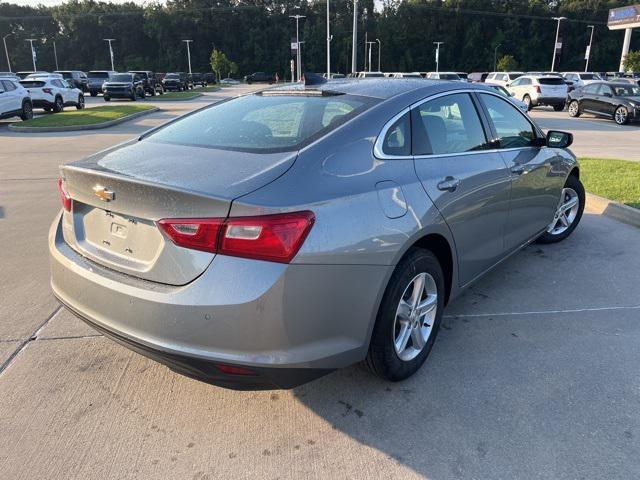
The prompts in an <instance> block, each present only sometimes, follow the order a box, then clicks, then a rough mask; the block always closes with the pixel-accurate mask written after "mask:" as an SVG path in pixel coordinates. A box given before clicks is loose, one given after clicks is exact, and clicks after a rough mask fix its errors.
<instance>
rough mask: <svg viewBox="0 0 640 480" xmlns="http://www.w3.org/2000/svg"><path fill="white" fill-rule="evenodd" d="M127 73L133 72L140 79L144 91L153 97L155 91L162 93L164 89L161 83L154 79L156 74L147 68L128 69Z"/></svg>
mask: <svg viewBox="0 0 640 480" xmlns="http://www.w3.org/2000/svg"><path fill="white" fill-rule="evenodd" d="M129 73H135V74H137V75H139V76H140V78H141V79H142V85H143V86H144V91H145V92H146V93H147V94H149V95H151V96H152V97H154V96H155V95H156V93H159V94H160V95H162V94H163V93H164V90H163V88H162V84H161V83H159V82H157V81H156V74H155V73H154V72H151V71H149V70H129Z"/></svg>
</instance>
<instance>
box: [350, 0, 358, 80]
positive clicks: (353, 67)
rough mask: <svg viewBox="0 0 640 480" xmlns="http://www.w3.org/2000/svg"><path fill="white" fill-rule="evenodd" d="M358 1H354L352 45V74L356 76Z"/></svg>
mask: <svg viewBox="0 0 640 480" xmlns="http://www.w3.org/2000/svg"><path fill="white" fill-rule="evenodd" d="M357 47H358V0H353V41H352V43H351V73H352V74H353V75H355V74H356V69H357V65H356V61H357V59H358V52H357V51H356V48H357Z"/></svg>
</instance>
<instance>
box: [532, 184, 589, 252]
mask: <svg viewBox="0 0 640 480" xmlns="http://www.w3.org/2000/svg"><path fill="white" fill-rule="evenodd" d="M573 200H577V202H578V203H577V205H576V206H575V207H573V208H567V206H568V205H569V202H571V201H573ZM584 203H585V193H584V187H583V186H582V182H581V181H580V180H579V179H578V177H576V176H574V175H569V178H567V181H566V182H565V184H564V188H563V189H562V198H561V199H560V201H559V202H558V209H557V210H556V214H555V216H554V218H553V221H552V222H551V223H550V224H549V226H548V227H547V231H546V232H544V233H543V234H542V235H540V237H538V240H537V242H538V243H557V242H561V241H562V240H564V239H565V238H567V237H568V236H569V235H571V234H572V233H573V231H574V230H575V229H576V227H577V226H578V224H579V223H580V219H582V213H583V212H584Z"/></svg>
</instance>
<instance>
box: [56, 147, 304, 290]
mask: <svg viewBox="0 0 640 480" xmlns="http://www.w3.org/2000/svg"><path fill="white" fill-rule="evenodd" d="M295 157H296V155H295V153H291V152H289V153H279V154H248V153H243V152H230V151H221V150H215V149H207V148H200V147H188V146H178V145H168V144H160V143H153V142H146V141H142V142H131V143H130V144H128V145H125V146H123V147H119V148H116V149H112V150H110V151H107V152H104V153H101V154H98V155H95V156H93V157H90V158H88V159H86V160H83V161H80V162H76V163H74V164H71V165H67V166H63V167H62V168H61V173H62V177H63V178H64V182H65V188H66V190H67V192H68V194H69V195H70V197H71V198H72V199H73V207H72V211H71V212H65V214H64V218H63V222H64V229H63V232H64V237H65V241H66V242H67V243H68V244H69V245H70V246H71V247H72V248H74V249H75V250H76V251H78V252H79V253H80V254H82V255H84V256H86V257H87V258H90V259H91V260H93V261H95V262H97V263H99V264H101V265H104V266H106V267H109V268H112V269H114V270H117V271H120V272H123V273H126V274H128V275H133V276H136V277H139V278H143V279H145V280H150V281H154V282H160V283H165V284H171V285H184V284H186V283H189V282H190V281H192V280H194V279H195V278H197V277H198V276H199V275H200V274H201V273H202V272H203V271H204V270H205V269H206V268H207V266H208V265H209V264H210V263H211V261H212V260H213V258H214V256H215V254H213V253H210V252H204V251H198V250H191V249H187V248H182V247H179V246H177V245H175V244H174V243H173V242H171V240H169V238H168V237H167V236H166V235H164V234H163V233H162V231H161V230H160V228H159V227H158V226H157V224H156V222H157V221H158V220H161V219H163V218H225V217H227V215H228V213H229V209H230V205H231V202H232V201H233V200H234V199H235V198H237V197H239V196H242V195H245V194H247V193H250V192H251V191H253V190H255V189H257V188H260V187H261V186H263V185H265V184H267V183H269V182H271V181H273V180H274V179H275V178H277V177H278V176H280V175H281V174H282V173H284V172H285V171H286V170H287V169H288V168H289V166H290V165H291V164H292V163H293V162H294V161H295Z"/></svg>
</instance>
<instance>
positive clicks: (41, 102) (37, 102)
mask: <svg viewBox="0 0 640 480" xmlns="http://www.w3.org/2000/svg"><path fill="white" fill-rule="evenodd" d="M31 105H32V106H33V108H45V107H49V108H51V107H53V105H54V103H53V98H52V99H51V100H47V99H44V98H33V97H32V98H31Z"/></svg>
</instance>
